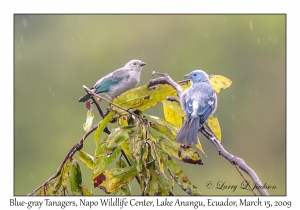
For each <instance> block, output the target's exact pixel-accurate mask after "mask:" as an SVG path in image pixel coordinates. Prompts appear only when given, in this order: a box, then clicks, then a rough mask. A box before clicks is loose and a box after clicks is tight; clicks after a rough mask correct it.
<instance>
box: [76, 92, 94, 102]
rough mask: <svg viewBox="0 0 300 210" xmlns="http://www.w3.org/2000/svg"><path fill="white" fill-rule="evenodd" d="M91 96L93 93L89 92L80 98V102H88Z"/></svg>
mask: <svg viewBox="0 0 300 210" xmlns="http://www.w3.org/2000/svg"><path fill="white" fill-rule="evenodd" d="M90 98H91V94H89V93H88V94H86V95H84V96H82V97H81V98H80V99H78V102H86V101H87V100H89V99H90Z"/></svg>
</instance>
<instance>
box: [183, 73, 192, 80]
mask: <svg viewBox="0 0 300 210" xmlns="http://www.w3.org/2000/svg"><path fill="white" fill-rule="evenodd" d="M183 77H184V78H186V79H190V78H191V77H190V75H189V74H186V75H184V76H183Z"/></svg>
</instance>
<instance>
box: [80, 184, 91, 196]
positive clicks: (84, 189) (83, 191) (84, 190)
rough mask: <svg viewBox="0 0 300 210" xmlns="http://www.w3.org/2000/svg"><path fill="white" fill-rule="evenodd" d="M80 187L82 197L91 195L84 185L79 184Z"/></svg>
mask: <svg viewBox="0 0 300 210" xmlns="http://www.w3.org/2000/svg"><path fill="white" fill-rule="evenodd" d="M81 187H82V195H85V196H91V195H93V194H92V193H91V192H90V191H89V189H88V188H87V187H86V186H85V185H84V184H81Z"/></svg>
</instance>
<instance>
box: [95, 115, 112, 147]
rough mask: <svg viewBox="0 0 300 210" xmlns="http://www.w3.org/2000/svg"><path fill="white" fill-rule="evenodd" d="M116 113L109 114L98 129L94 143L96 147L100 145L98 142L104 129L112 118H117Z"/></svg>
mask: <svg viewBox="0 0 300 210" xmlns="http://www.w3.org/2000/svg"><path fill="white" fill-rule="evenodd" d="M115 114H116V113H115V112H109V113H108V114H107V115H106V117H105V118H104V119H103V120H102V121H101V122H100V124H99V126H98V128H97V129H96V132H95V134H94V141H95V144H96V146H97V145H98V140H99V137H100V135H101V134H102V132H103V130H104V128H105V127H106V126H107V125H108V123H109V122H110V121H111V120H112V118H113V117H114V116H115Z"/></svg>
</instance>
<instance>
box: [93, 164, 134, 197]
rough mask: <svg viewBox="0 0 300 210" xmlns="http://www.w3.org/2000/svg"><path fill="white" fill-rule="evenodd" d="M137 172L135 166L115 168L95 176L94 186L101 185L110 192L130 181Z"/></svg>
mask: <svg viewBox="0 0 300 210" xmlns="http://www.w3.org/2000/svg"><path fill="white" fill-rule="evenodd" d="M136 174H137V170H136V168H135V167H126V168H113V169H110V170H106V171H104V172H103V173H101V174H99V175H98V176H97V177H95V178H94V179H93V180H94V187H99V188H100V189H102V190H103V191H104V192H105V193H107V194H109V193H112V192H114V191H116V190H117V189H118V188H120V187H122V186H124V185H125V184H127V183H129V182H130V181H131V180H132V179H133V178H134V177H135V176H136Z"/></svg>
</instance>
